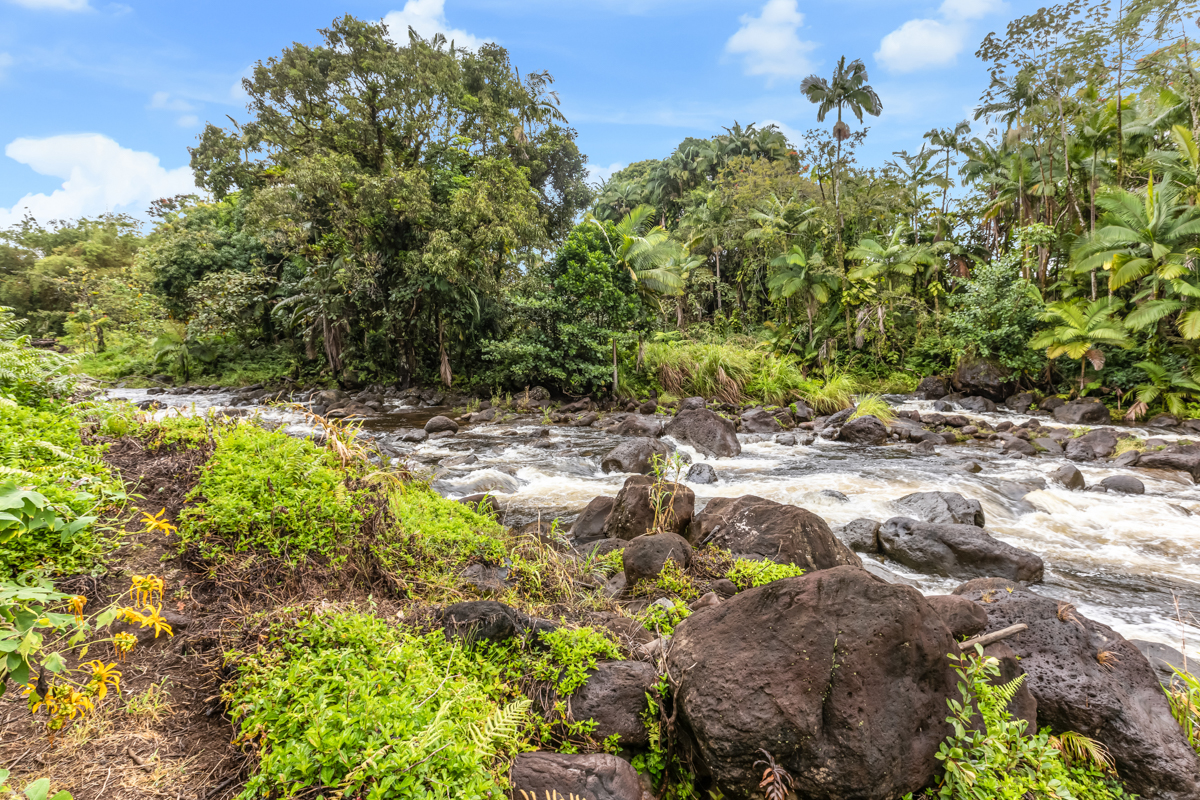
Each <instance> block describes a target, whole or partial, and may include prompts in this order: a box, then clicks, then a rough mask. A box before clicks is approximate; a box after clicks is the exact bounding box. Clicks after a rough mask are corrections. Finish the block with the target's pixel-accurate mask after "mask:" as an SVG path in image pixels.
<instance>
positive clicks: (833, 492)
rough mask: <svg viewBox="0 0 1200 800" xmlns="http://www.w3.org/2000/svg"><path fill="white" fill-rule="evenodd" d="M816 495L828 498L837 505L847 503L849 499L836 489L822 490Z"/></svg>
mask: <svg viewBox="0 0 1200 800" xmlns="http://www.w3.org/2000/svg"><path fill="white" fill-rule="evenodd" d="M818 494H820V495H821V497H828V498H829V499H830V500H837V501H838V502H839V503H849V502H850V498H849V497H847V496H846V495H845V494H844V493H842V492H839V491H838V490H837V489H822V490H821V491H820V492H818Z"/></svg>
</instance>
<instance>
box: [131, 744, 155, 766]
mask: <svg viewBox="0 0 1200 800" xmlns="http://www.w3.org/2000/svg"><path fill="white" fill-rule="evenodd" d="M125 754H126V755H127V756H129V757H130V758H132V759H133V763H135V764H137V765H138V766H139V767H141V768H142V769H144V770H146V772H154V764H153V763H152V762H150V761H147V760H146V759H144V758H141V757H140V756H138V754H137V753H135V752H133V748H131V747H128V748H126V749H125Z"/></svg>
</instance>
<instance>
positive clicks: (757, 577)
mask: <svg viewBox="0 0 1200 800" xmlns="http://www.w3.org/2000/svg"><path fill="white" fill-rule="evenodd" d="M803 574H804V570H802V569H801V568H800V567H797V566H796V565H795V564H776V563H775V562H774V561H756V560H754V559H750V558H739V559H738V560H737V561H736V562H735V563H734V565H733V567H732V568H731V569H730V570H729V572H727V573H725V577H726V578H728V579H729V580H731V581H733V582H734V584H735V585H736V586H737V587H738V588H739V589H750V588H752V587H755V586H765V585H767V584H768V583H770V582H771V581H778V580H782V579H783V578H798V577H800V576H801V575H803Z"/></svg>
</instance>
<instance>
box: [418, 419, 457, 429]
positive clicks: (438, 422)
mask: <svg viewBox="0 0 1200 800" xmlns="http://www.w3.org/2000/svg"><path fill="white" fill-rule="evenodd" d="M425 432H426V433H446V432H449V433H458V423H457V422H455V421H454V420H452V419H450V418H449V417H442V416H437V417H434V418H433V419H431V420H429V422H426V423H425Z"/></svg>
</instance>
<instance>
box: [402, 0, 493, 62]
mask: <svg viewBox="0 0 1200 800" xmlns="http://www.w3.org/2000/svg"><path fill="white" fill-rule="evenodd" d="M383 22H384V24H385V25H387V26H388V32H389V33H390V34H391V38H392V40H393V41H395V42H398V43H400V44H405V43H407V42H408V29H409V28H410V27H411V28H412V29H413V30H415V31H416V32H417V33H419V34H420V35H421V37H422V38H425V39H428V38H429V37H431V36H433V34H435V33H440V34H442V35H443V36H445V37H446V39H447V40H449V41H453V42H454V46H455V47H458V48H463V47H467V48H470V49H472V50H475V49H478V47H479V46H480V45H482V44H484V43H485V42H489V41H491V40H490V39H480V38H479V37H477V36H473V35H471V34H469V33H467V32H466V31H464V30H460V29H458V28H451V27H450V23H448V22H447V21H446V0H408V2H407V3H405V4H404V8H403V9H402V10H400V11H389V12H388V13H387V14H385V15H384V17H383Z"/></svg>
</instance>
